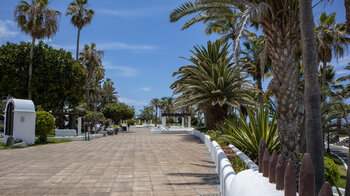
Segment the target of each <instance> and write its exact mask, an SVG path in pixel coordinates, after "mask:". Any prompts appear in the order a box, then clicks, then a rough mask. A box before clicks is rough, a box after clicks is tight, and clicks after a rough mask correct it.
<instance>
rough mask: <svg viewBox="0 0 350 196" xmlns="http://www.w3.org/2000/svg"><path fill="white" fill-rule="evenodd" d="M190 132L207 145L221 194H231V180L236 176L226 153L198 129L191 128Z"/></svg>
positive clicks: (232, 190) (224, 195) (232, 189)
mask: <svg viewBox="0 0 350 196" xmlns="http://www.w3.org/2000/svg"><path fill="white" fill-rule="evenodd" d="M192 134H193V135H195V136H196V137H198V138H200V139H201V140H202V141H203V142H204V143H205V146H207V148H208V150H209V152H210V153H211V155H212V157H213V160H214V162H215V166H216V172H217V173H218V176H219V180H220V193H221V195H223V196H226V195H233V194H234V186H233V181H234V178H235V176H236V174H235V171H234V170H233V168H232V166H231V163H230V161H229V160H228V158H227V157H226V154H225V153H224V151H223V150H222V149H221V147H220V146H219V144H218V143H217V142H215V141H213V142H212V141H210V137H209V136H208V135H205V134H204V133H201V132H200V131H197V130H193V131H192Z"/></svg>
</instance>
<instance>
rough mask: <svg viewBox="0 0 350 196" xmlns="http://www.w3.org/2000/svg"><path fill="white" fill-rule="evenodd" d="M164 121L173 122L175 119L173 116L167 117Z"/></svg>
mask: <svg viewBox="0 0 350 196" xmlns="http://www.w3.org/2000/svg"><path fill="white" fill-rule="evenodd" d="M166 123H168V124H173V123H175V119H174V118H173V117H170V118H167V119H166Z"/></svg>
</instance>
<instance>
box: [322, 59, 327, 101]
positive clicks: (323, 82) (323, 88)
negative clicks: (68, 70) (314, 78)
mask: <svg viewBox="0 0 350 196" xmlns="http://www.w3.org/2000/svg"><path fill="white" fill-rule="evenodd" d="M322 63H323V66H322V69H323V70H322V91H323V92H322V94H321V102H325V101H326V92H325V90H326V75H327V63H326V62H324V61H323V62H322Z"/></svg>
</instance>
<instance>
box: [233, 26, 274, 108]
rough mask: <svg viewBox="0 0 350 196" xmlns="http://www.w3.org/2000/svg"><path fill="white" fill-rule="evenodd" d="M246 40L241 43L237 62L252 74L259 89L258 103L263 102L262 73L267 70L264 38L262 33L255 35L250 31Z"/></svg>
mask: <svg viewBox="0 0 350 196" xmlns="http://www.w3.org/2000/svg"><path fill="white" fill-rule="evenodd" d="M247 40H248V41H247V42H244V43H243V46H244V47H245V49H244V50H242V52H241V58H240V60H239V62H240V63H241V64H242V66H243V67H245V68H246V69H247V71H248V74H249V75H250V76H252V78H253V80H255V81H256V85H257V87H258V89H259V91H260V92H259V99H260V103H263V101H264V100H263V89H262V80H263V78H264V75H265V74H266V73H267V72H268V71H269V66H268V64H267V59H266V54H264V53H266V50H265V47H266V45H265V38H264V36H262V35H260V36H257V35H256V34H255V33H252V32H251V33H250V36H248V37H247Z"/></svg>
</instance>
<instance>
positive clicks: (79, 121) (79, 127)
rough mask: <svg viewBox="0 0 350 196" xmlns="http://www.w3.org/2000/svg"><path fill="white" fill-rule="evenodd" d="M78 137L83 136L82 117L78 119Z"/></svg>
mask: <svg viewBox="0 0 350 196" xmlns="http://www.w3.org/2000/svg"><path fill="white" fill-rule="evenodd" d="M78 135H81V117H78Z"/></svg>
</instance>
